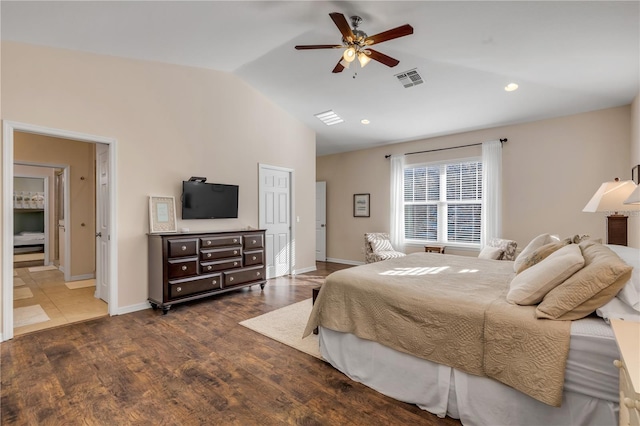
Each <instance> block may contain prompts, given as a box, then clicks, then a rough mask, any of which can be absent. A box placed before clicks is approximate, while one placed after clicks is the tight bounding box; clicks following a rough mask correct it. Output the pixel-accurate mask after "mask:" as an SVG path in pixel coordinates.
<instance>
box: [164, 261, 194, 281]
mask: <svg viewBox="0 0 640 426" xmlns="http://www.w3.org/2000/svg"><path fill="white" fill-rule="evenodd" d="M167 263H168V264H169V267H168V271H167V275H168V277H169V279H170V280H171V279H174V278H182V277H188V276H191V275H196V274H197V273H198V259H196V258H189V259H176V260H168V261H167Z"/></svg>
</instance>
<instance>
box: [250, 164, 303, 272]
mask: <svg viewBox="0 0 640 426" xmlns="http://www.w3.org/2000/svg"><path fill="white" fill-rule="evenodd" d="M267 169H271V170H278V171H281V172H285V173H288V174H289V225H290V227H289V241H288V244H289V275H295V269H294V266H295V265H294V259H295V258H296V256H295V251H296V246H295V244H294V241H295V237H294V235H295V232H296V222H297V220H296V216H295V205H296V204H295V199H294V194H295V173H294V170H293V169H289V168H286V167H279V166H271V165H269V164H263V163H258V227H259V228H260V229H265V228H266V225H265V223H263V221H262V217H263V213H264V209H265V201H264V200H263V199H262V197H261V194H262V176H263V172H264V171H265V170H267ZM267 258H268V257H267V256H266V254H265V260H266V259H267ZM267 269H268V268H267ZM269 278H272V277H269V276H267V279H269Z"/></svg>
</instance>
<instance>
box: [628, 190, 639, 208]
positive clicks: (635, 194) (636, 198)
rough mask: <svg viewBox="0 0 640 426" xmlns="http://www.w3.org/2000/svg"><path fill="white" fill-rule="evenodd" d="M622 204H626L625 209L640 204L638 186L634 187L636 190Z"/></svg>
mask: <svg viewBox="0 0 640 426" xmlns="http://www.w3.org/2000/svg"><path fill="white" fill-rule="evenodd" d="M624 204H626V205H627V207H628V205H629V204H640V185H638V186H636V189H634V190H633V192H632V193H631V195H629V198H627V199H626V200H624Z"/></svg>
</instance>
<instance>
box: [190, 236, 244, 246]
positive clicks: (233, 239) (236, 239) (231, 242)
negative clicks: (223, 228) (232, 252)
mask: <svg viewBox="0 0 640 426" xmlns="http://www.w3.org/2000/svg"><path fill="white" fill-rule="evenodd" d="M240 244H242V239H241V238H240V235H229V236H227V235H225V236H223V237H206V238H200V247H202V248H206V247H222V246H239V245H240Z"/></svg>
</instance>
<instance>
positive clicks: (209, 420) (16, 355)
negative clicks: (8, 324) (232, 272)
mask: <svg viewBox="0 0 640 426" xmlns="http://www.w3.org/2000/svg"><path fill="white" fill-rule="evenodd" d="M345 267H347V266H346V265H339V264H332V263H320V262H319V263H318V270H317V271H315V272H312V273H309V274H301V275H297V276H295V277H282V278H277V279H272V280H269V282H268V284H267V286H266V287H265V289H264V291H260V287H259V286H254V287H252V288H251V289H242V290H238V291H236V292H230V293H225V294H222V295H219V296H216V297H212V298H207V299H204V300H200V301H197V302H194V303H189V304H184V305H177V306H175V307H174V308H172V310H171V311H170V312H169V314H168V315H166V316H163V315H162V314H161V312H160V311H153V310H151V309H148V310H145V311H140V312H135V313H131V314H127V315H120V316H115V317H110V318H100V319H96V320H91V321H87V322H83V323H77V324H71V325H68V326H64V327H59V328H55V329H52V330H47V331H44V332H36V333H31V334H27V335H23V336H19V337H16V338H14V339H13V340H11V341H8V342H4V343H2V344H1V345H0V350H1V356H2V363H1V365H0V369H1V371H0V372H1V397H2V399H1V404H0V410H1V418H0V421H1V423H2V424H3V425H10V424H20V425H58V424H64V425H75V424H83V425H138V424H139V425H142V424H144V425H147V424H158V425H160V424H161V425H213V424H216V425H217V424H220V425H228V424H229V425H243V426H244V425H281V424H298V425H381V424H384V425H391V424H398V425H400V424H402V425H405V424H411V425H459V424H460V423H459V422H458V421H457V420H453V419H450V418H446V419H439V418H438V417H436V416H434V415H432V414H430V413H428V412H426V411H423V410H421V409H419V408H417V407H416V406H413V405H410V404H405V403H401V402H398V401H395V400H393V399H391V398H388V397H386V396H384V395H381V394H379V393H377V392H375V391H373V390H371V389H369V388H367V387H365V386H364V385H361V384H359V383H356V382H353V381H351V380H350V379H349V378H347V377H346V376H344V375H343V374H342V373H340V372H338V371H337V370H335V369H334V368H333V367H331V365H329V364H328V363H325V362H323V361H321V360H318V359H316V358H314V357H312V356H309V355H307V354H305V353H303V352H299V351H297V350H295V349H292V348H290V347H288V346H286V345H283V344H281V343H278V342H276V341H274V340H272V339H269V338H268V337H265V336H262V335H260V334H257V333H255V332H253V331H251V330H249V329H247V328H245V327H243V326H241V325H239V324H238V322H240V321H242V320H245V319H248V318H253V317H255V316H258V315H261V314H263V313H266V312H269V311H272V310H274V309H277V308H281V307H283V306H287V305H289V304H292V303H295V302H298V301H301V300H304V299H307V298H309V297H311V288H313V287H315V286H316V285H318V283H321V282H322V280H323V278H324V277H325V276H326V275H328V274H329V273H330V272H332V271H334V270H338V269H343V268H345Z"/></svg>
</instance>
